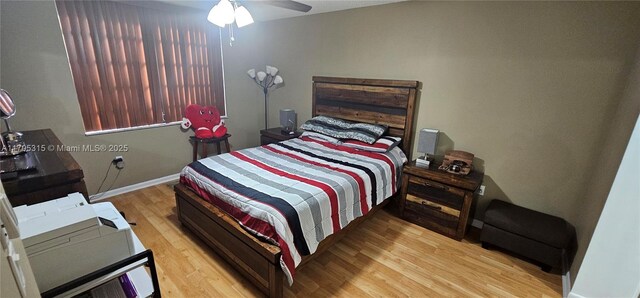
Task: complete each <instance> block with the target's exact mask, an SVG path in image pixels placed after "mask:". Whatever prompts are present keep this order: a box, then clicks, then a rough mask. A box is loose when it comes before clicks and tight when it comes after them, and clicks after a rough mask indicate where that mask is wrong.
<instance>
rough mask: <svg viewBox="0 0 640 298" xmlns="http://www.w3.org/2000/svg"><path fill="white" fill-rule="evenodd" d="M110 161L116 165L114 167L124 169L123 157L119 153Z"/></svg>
mask: <svg viewBox="0 0 640 298" xmlns="http://www.w3.org/2000/svg"><path fill="white" fill-rule="evenodd" d="M111 163H113V164H114V165H116V169H118V170H122V169H124V157H122V156H120V155H118V156H116V157H114V158H113V160H112V161H111Z"/></svg>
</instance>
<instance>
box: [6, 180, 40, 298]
mask: <svg viewBox="0 0 640 298" xmlns="http://www.w3.org/2000/svg"><path fill="white" fill-rule="evenodd" d="M0 297H26V298H30V297H40V292H39V290H38V285H37V284H36V280H35V278H34V277H33V272H32V270H31V265H30V264H29V259H28V258H27V253H26V252H25V251H24V247H23V245H22V240H20V231H19V230H18V220H17V219H16V216H15V214H14V213H13V210H12V207H11V203H9V199H7V196H6V195H5V193H4V188H3V187H2V183H0Z"/></svg>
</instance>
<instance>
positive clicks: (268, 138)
mask: <svg viewBox="0 0 640 298" xmlns="http://www.w3.org/2000/svg"><path fill="white" fill-rule="evenodd" d="M292 133H293V134H289V133H286V134H285V133H282V129H281V128H280V127H276V128H269V129H262V130H260V146H264V145H269V144H271V143H277V142H280V141H286V140H291V139H295V138H297V137H299V136H300V135H301V134H302V132H299V131H297V130H293V131H292Z"/></svg>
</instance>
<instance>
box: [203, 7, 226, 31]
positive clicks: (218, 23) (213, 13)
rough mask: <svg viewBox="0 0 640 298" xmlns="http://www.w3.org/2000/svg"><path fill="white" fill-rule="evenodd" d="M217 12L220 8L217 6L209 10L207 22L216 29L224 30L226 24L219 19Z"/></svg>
mask: <svg viewBox="0 0 640 298" xmlns="http://www.w3.org/2000/svg"><path fill="white" fill-rule="evenodd" d="M219 10H220V7H219V6H218V5H216V6H214V7H213V8H211V10H210V11H209V15H208V16H207V21H209V22H211V23H213V24H214V25H216V26H218V27H222V28H224V26H225V25H226V24H225V23H224V22H223V19H222V18H221V17H220V12H219Z"/></svg>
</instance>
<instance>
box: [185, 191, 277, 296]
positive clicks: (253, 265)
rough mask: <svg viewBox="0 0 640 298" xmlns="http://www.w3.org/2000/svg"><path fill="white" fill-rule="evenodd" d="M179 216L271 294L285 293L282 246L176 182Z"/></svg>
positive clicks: (227, 259) (221, 254)
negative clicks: (246, 228)
mask: <svg viewBox="0 0 640 298" xmlns="http://www.w3.org/2000/svg"><path fill="white" fill-rule="evenodd" d="M174 189H175V192H176V207H177V212H178V219H179V220H180V222H181V223H182V224H183V225H185V226H186V227H187V228H188V229H189V230H191V231H193V233H195V234H196V235H197V236H198V237H199V238H201V239H202V240H203V241H205V242H206V243H207V245H209V246H210V247H211V248H213V250H214V251H215V252H216V253H217V254H218V255H220V256H221V257H223V258H224V259H225V260H226V261H227V262H229V263H230V264H232V265H233V266H234V268H235V269H236V270H238V272H240V273H241V274H242V275H244V276H245V277H246V278H247V279H249V280H250V281H251V282H252V283H253V284H254V285H255V286H256V287H258V288H259V289H260V290H261V291H262V292H264V293H265V294H267V295H268V296H269V297H282V294H283V292H282V291H283V276H284V275H283V272H282V268H280V262H279V260H280V248H278V247H277V246H275V245H270V244H268V243H264V242H261V241H259V242H258V240H257V239H256V238H255V237H253V236H252V235H250V234H248V233H247V232H246V231H244V229H242V227H240V225H239V224H238V223H236V222H235V221H234V220H233V219H232V218H230V217H229V215H227V214H226V213H224V212H223V211H222V210H220V209H219V208H217V207H215V206H213V205H212V204H209V203H208V202H206V201H204V200H203V199H201V198H200V197H198V195H197V194H195V193H194V192H193V191H191V190H190V189H188V188H187V187H185V186H184V185H181V184H177V185H176V186H175V187H174Z"/></svg>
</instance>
